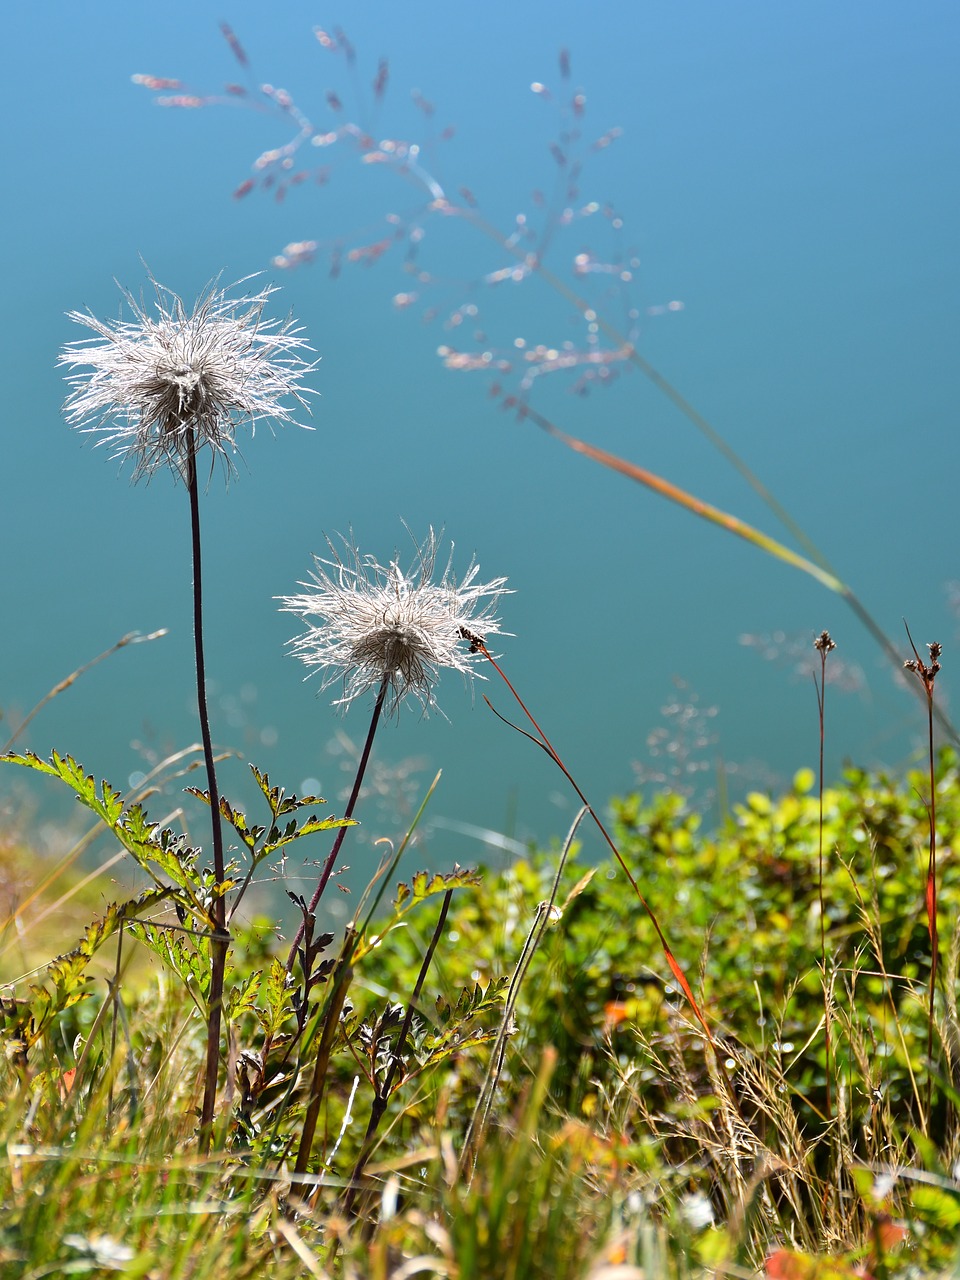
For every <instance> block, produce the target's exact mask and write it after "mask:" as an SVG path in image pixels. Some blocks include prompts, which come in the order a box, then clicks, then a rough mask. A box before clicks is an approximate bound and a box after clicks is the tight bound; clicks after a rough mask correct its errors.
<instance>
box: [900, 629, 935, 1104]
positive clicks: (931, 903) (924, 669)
mask: <svg viewBox="0 0 960 1280" xmlns="http://www.w3.org/2000/svg"><path fill="white" fill-rule="evenodd" d="M903 625H904V626H905V627H906V630H907V639H908V640H909V641H910V648H911V649H912V650H913V658H912V659H911V660H909V661H907V662H905V663H904V664H903V665H904V667H905V668H906V669H907V670H908V671H912V672H913V673H914V674H915V675H916V676H917V678H918V679H919V681H920V683H921V684H922V685H923V691H924V693H925V694H926V698H927V746H928V758H929V770H930V801H929V803H928V804H927V813H928V814H929V817H930V848H929V854H928V858H927V883H926V887H925V892H924V898H925V901H926V908H927V930H928V932H929V934H930V990H929V1009H928V1016H927V1126H928V1127H929V1124H930V1109H931V1104H932V1101H933V1027H934V995H935V993H936V987H937V970H938V969H939V967H940V935H939V932H938V929H937V780H936V776H935V770H934V760H933V714H934V699H933V694H934V686H935V682H936V678H937V672H938V671H939V670H940V655H941V653H942V652H943V647H942V645H940V644H939V643H937V642H934V643H933V644H928V645H927V649H928V650H929V651H930V661H929V662H928V663H927V662H924V661H923V659H922V658H921V657H920V654H919V653H918V652H917V646H916V645H915V644H914V643H913V636H912V635H911V634H910V628H909V627H907V624H906V621H904V624H903Z"/></svg>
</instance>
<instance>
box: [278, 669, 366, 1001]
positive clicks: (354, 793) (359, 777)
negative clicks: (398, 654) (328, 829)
mask: <svg viewBox="0 0 960 1280" xmlns="http://www.w3.org/2000/svg"><path fill="white" fill-rule="evenodd" d="M391 676H392V673H391V672H389V671H385V672H384V673H383V679H382V680H381V681H380V689H379V691H378V692H377V700H376V703H375V704H374V708H373V715H372V716H371V717H370V728H369V729H368V730H367V738H366V741H365V742H364V744H363V751H362V752H361V753H360V763H359V765H358V766H357V774H356V777H355V778H354V780H353V789H352V790H351V792H350V799H349V800H348V801H347V807H346V809H345V810H344V813H343V816H344V818H352V817H353V811H354V809H355V808H356V807H357V800H358V799H359V797H360V788H361V786H362V785H363V777H364V774H365V773H366V771H367V764H368V762H369V760H370V752H371V751H372V750H373V739H374V735H375V734H376V732H377V726H378V725H379V723H380V719H381V715H382V712H383V704H384V702H385V700H386V697H387V693H388V692H389V689H390V681H391ZM346 833H347V828H346V827H341V828H340V830H339V831H338V832H337V834H336V837H335V839H334V841H333V848H332V849H331V850H330V853H329V855H328V857H327V860H326V862H325V863H324V864H323V869H322V871H321V872H320V879H319V880H318V881H317V887H316V889H314V891H313V897H312V898H311V899H310V901H309V903H308V904H307V912H306V915H305V916H304V918H303V919H302V920H301V921H300V926H299V928H298V929H297V932H296V936H295V937H294V939H293V942H292V943H291V946H290V951H289V953H288V955H287V973H292V972H293V965H294V962H295V961H296V958H297V950H298V948H299V946H300V944H301V942H303V939H304V935H305V933H306V931H307V921H308V920H309V918H310V917H311V916H312V915H313V913H314V912H315V911H316V909H317V904H318V903H319V902H320V899H321V898H322V897H323V891H324V889H326V887H327V881H328V880H329V879H330V876H331V873H332V872H333V867H334V863H335V862H336V860H337V855H338V854H339V852H340V846H341V845H342V844H343V837H344V836H345V835H346ZM308 944H309V939H308ZM308 949H309V947H308ZM309 968H310V963H309V956H307V955H306V954H305V955H304V974H303V980H304V984H305V985H308V984H309V981H310V974H309V972H308V970H309ZM304 996H305V997H306V992H305V993H304Z"/></svg>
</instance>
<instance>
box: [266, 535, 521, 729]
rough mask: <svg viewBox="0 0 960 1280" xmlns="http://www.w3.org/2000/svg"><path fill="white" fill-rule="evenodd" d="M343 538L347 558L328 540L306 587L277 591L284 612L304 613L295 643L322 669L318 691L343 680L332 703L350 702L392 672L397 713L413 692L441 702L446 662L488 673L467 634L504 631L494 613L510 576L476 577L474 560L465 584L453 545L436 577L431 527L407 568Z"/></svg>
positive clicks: (391, 701)
mask: <svg viewBox="0 0 960 1280" xmlns="http://www.w3.org/2000/svg"><path fill="white" fill-rule="evenodd" d="M342 541H343V545H344V548H345V551H346V556H345V557H341V555H340V554H339V552H338V550H337V548H336V547H335V546H334V544H333V543H332V542H331V541H330V540H329V539H327V545H328V546H329V547H330V550H331V552H332V556H333V558H332V559H322V558H321V557H319V556H315V557H314V572H313V573H312V574H311V575H310V581H309V582H304V583H301V584H300V585H301V586H303V587H305V588H307V591H306V594H303V595H295V596H280V597H278V599H280V600H281V601H282V605H281V609H282V611H283V612H284V613H294V614H297V615H298V616H299V617H301V618H302V619H303V620H304V621H305V622H306V623H307V625H308V627H309V630H307V631H306V632H305V633H304V634H303V635H301V636H297V637H296V638H295V639H294V640H292V641H291V642H290V647H291V651H292V653H293V654H294V655H295V656H296V657H298V658H300V659H301V661H302V662H304V663H306V665H307V666H308V667H311V668H317V669H320V670H322V671H323V672H324V676H323V683H322V684H321V686H320V692H321V693H322V692H323V690H324V689H327V688H329V687H330V686H331V685H333V684H335V683H337V682H338V681H342V682H343V695H342V696H341V697H340V698H337V699H336V700H335V702H334V706H341V707H344V708H346V707H348V706H349V705H350V703H351V702H353V700H354V699H355V698H357V697H359V696H360V695H361V694H363V693H365V692H366V691H367V690H368V689H379V687H380V684H381V682H382V681H383V679H384V677H385V676H386V677H387V679H388V682H389V686H388V701H387V703H386V704H385V705H386V706H387V708H388V711H389V712H390V713H393V712H395V711H398V710H399V707H400V704H401V702H403V701H404V699H405V698H407V697H413V698H415V699H416V701H418V702H419V703H420V705H421V707H422V708H423V711H424V713H426V712H427V711H428V709H429V708H430V707H431V706H435V705H436V704H435V700H434V696H433V689H434V685H435V684H436V682H437V679H438V678H439V675H440V671H441V669H442V668H444V667H450V668H452V669H453V670H454V671H459V672H460V673H461V674H462V675H463V676H464V677H465V678H472V677H473V676H474V675H479V676H480V678H481V679H483V676H482V674H481V673H480V672H478V671H477V670H476V663H475V661H474V659H475V657H476V654H477V650H476V648H475V646H473V645H471V644H468V643H467V642H466V641H465V639H464V634H463V633H464V631H466V632H467V633H469V634H470V635H476V634H478V633H479V634H480V635H481V636H483V637H486V636H492V635H503V634H504V633H503V632H502V631H501V630H500V624H499V620H498V619H497V618H495V617H494V616H493V615H494V612H495V610H496V609H497V606H498V604H499V600H500V597H501V596H502V595H503V594H505V593H506V591H507V588H506V578H494V579H493V580H492V581H491V582H486V583H479V582H477V581H476V578H477V575H478V573H479V572H480V566H479V565H478V564H477V563H476V561H471V563H470V565H469V567H468V569H467V572H466V573H465V574H464V576H463V578H461V579H460V581H459V582H458V581H457V579H456V576H455V575H454V572H453V566H452V557H453V547H452V546H451V548H450V558H449V559H448V560H447V565H446V568H445V569H444V571H443V573H442V574H441V576H440V580H439V581H438V582H434V581H433V580H432V579H433V574H434V569H435V567H436V561H437V552H438V550H439V539H438V537H437V535H436V533H435V532H434V530H433V529H432V528H431V529H430V530H429V532H428V533H427V536H426V538H425V539H424V541H423V542H422V543H420V544H419V545H418V546H417V547H416V552H415V556H414V563H413V565H412V567H411V568H410V570H409V571H408V572H404V570H402V569H401V567H400V560H399V554H398V553H395V554H394V557H393V559H392V560H391V561H390V563H389V565H387V566H386V567H384V566H383V565H381V564H380V563H379V562H378V561H377V560H376V559H375V558H374V557H373V556H368V555H361V554H360V551H359V548H357V547H356V546H355V545H354V544H353V542H352V541H350V540H349V539H347V538H343V539H342Z"/></svg>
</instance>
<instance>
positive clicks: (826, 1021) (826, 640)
mask: <svg viewBox="0 0 960 1280" xmlns="http://www.w3.org/2000/svg"><path fill="white" fill-rule="evenodd" d="M813 644H814V648H815V649H816V650H817V652H818V653H819V654H820V683H819V684H817V678H816V676H814V678H813V683H814V686H815V688H816V690H817V710H818V712H819V720H820V779H819V783H820V785H819V792H818V796H819V803H820V810H819V821H818V827H817V830H818V836H819V841H818V869H819V874H818V878H817V889H818V892H819V895H820V969H821V973H822V976H823V1041H824V1058H825V1061H826V1068H827V1071H826V1075H827V1111H826V1114H827V1122H828V1123H829V1122H830V1120H831V1119H832V1116H833V1102H832V1099H831V1095H830V1090H831V1080H832V1077H833V1059H832V1053H831V1045H830V993H829V987H828V982H827V918H826V904H825V903H824V900H823V724H824V704H825V702H826V697H827V654H828V653H829V652H830V650H831V649H835V648H836V647H837V646H836V644H835V643H834V641H833V640H832V639H831V638H830V632H829V631H821V632H820V635H819V636H818V637H817V638H816V640H814V642H813Z"/></svg>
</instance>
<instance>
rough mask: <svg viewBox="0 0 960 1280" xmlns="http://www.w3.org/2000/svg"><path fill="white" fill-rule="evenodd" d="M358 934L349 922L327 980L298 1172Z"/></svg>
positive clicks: (303, 1165)
mask: <svg viewBox="0 0 960 1280" xmlns="http://www.w3.org/2000/svg"><path fill="white" fill-rule="evenodd" d="M341 830H343V828H341ZM358 936H359V935H358V933H357V931H356V930H355V929H354V928H353V927H352V926H349V925H348V926H347V930H346V933H345V934H344V938H343V947H342V948H341V951H340V958H339V960H338V961H337V967H336V969H335V970H334V973H333V976H332V978H331V980H330V984H331V985H330V995H329V996H328V998H327V1007H326V1009H325V1010H324V1014H323V1033H322V1035H321V1037H320V1044H319V1047H318V1048H317V1057H316V1061H315V1062H314V1064H313V1077H312V1079H311V1082H310V1099H309V1102H308V1104H307V1112H306V1115H305V1116H304V1119H303V1129H302V1130H301V1133H300V1145H299V1147H298V1149H297V1162H296V1165H295V1172H296V1173H297V1174H298V1175H299V1174H304V1173H306V1171H307V1165H308V1164H309V1163H310V1153H311V1151H312V1150H313V1139H314V1137H315V1135H316V1132H317V1121H318V1119H319V1117H320V1106H321V1103H322V1102H323V1092H324V1086H325V1084H326V1079H327V1067H328V1066H329V1065H330V1054H331V1052H332V1050H333V1041H334V1038H335V1036H336V1034H337V1031H338V1029H339V1027H340V1014H341V1013H342V1011H343V1002H344V1000H346V998H347V991H348V990H349V988H350V983H351V982H352V981H353V966H352V961H353V953H354V950H355V949H356V943H357V938H358Z"/></svg>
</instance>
